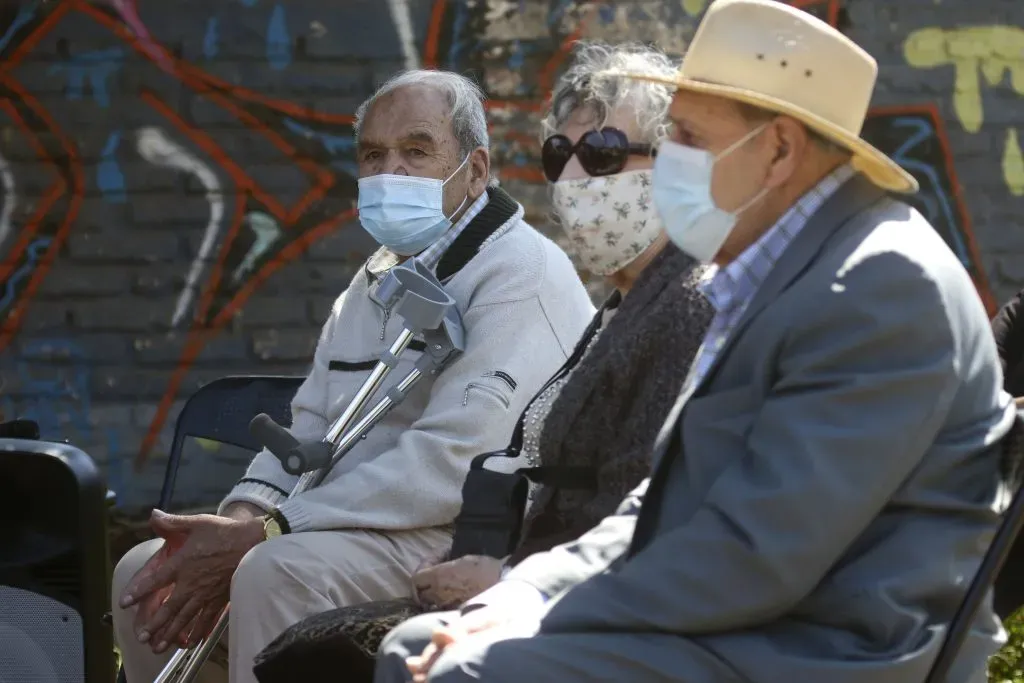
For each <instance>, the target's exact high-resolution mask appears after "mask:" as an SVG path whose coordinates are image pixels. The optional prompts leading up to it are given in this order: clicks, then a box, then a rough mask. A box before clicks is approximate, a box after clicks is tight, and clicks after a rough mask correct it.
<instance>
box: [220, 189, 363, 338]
mask: <svg viewBox="0 0 1024 683" xmlns="http://www.w3.org/2000/svg"><path fill="white" fill-rule="evenodd" d="M355 216H356V210H355V209H349V210H348V211H345V212H343V213H341V214H338V215H337V216H334V217H333V218H329V219H327V220H325V221H323V222H322V223H319V224H317V225H316V226H314V227H313V228H311V229H309V230H307V231H306V232H304V233H302V235H301V236H300V237H298V238H297V239H295V240H293V241H292V242H290V243H289V244H287V245H286V246H285V247H284V248H283V249H281V251H279V252H278V253H277V255H276V256H274V258H272V259H270V260H269V261H267V262H266V263H264V264H263V266H261V267H260V269H259V270H258V271H256V273H254V274H253V275H252V277H250V278H249V279H248V280H246V282H245V284H244V285H242V286H241V287H240V288H239V289H238V291H237V292H235V295H234V296H233V297H231V300H230V301H229V302H228V303H227V304H226V305H225V306H224V308H223V309H221V311H220V313H218V314H217V317H216V318H214V321H213V326H215V327H220V326H221V325H224V324H226V323H227V322H228V321H229V320H230V319H231V318H232V316H234V315H235V313H237V312H238V311H239V310H240V309H241V308H242V306H243V305H244V304H245V302H246V301H248V300H249V297H250V296H252V295H253V293H254V292H255V291H256V290H257V289H258V288H259V286H260V285H262V284H263V282H264V281H265V280H266V279H267V278H268V277H270V276H271V275H273V274H274V273H275V272H277V271H278V270H280V269H281V268H282V267H283V266H285V265H287V264H288V263H289V262H291V261H293V260H295V259H296V258H298V257H299V256H301V255H302V252H304V251H305V250H306V249H308V248H309V246H310V245H311V244H313V243H314V242H316V241H317V240H319V239H321V238H322V237H326V236H327V235H329V234H331V233H332V232H334V231H335V230H337V229H338V228H340V227H341V226H342V225H344V224H345V223H346V222H347V221H349V220H351V219H353V218H355Z"/></svg>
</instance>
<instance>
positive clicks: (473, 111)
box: [354, 69, 491, 157]
mask: <svg viewBox="0 0 1024 683" xmlns="http://www.w3.org/2000/svg"><path fill="white" fill-rule="evenodd" d="M410 85H425V86H429V87H431V88H436V89H438V90H440V91H441V92H442V93H443V94H444V95H445V97H446V98H447V100H448V105H449V107H451V109H450V110H449V112H448V113H449V116H450V117H451V123H452V132H453V133H454V135H455V139H456V140H457V141H458V143H459V155H460V156H462V157H464V156H466V155H467V154H469V153H470V152H472V151H473V150H474V149H476V148H477V147H483V148H485V149H488V148H490V145H491V140H490V136H488V134H487V116H486V114H484V93H483V91H482V90H481V89H480V86H478V85H477V84H476V83H474V82H473V81H471V80H470V79H468V78H466V77H465V76H462V75H460V74H457V73H452V72H451V71H433V70H426V69H414V70H410V71H403V72H401V73H399V74H397V75H396V76H392V77H391V78H390V79H388V81H387V82H386V83H384V85H382V86H380V88H378V89H377V92H375V93H373V95H371V96H370V97H369V98H368V99H367V100H366V101H364V102H363V103H362V104H360V105H359V108H358V109H356V121H355V126H354V127H355V137H356V140H358V139H359V130H360V129H361V128H362V125H363V121H364V120H365V119H366V112H367V111H369V109H370V107H371V106H372V105H373V103H374V102H376V101H377V99H379V98H380V97H383V96H384V95H387V94H388V93H390V92H393V91H395V90H398V89H399V88H404V87H406V86H410Z"/></svg>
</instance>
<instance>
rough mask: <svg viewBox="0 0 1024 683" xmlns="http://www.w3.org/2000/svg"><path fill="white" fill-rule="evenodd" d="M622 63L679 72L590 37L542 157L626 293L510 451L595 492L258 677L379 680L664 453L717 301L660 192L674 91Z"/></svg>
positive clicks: (328, 628)
mask: <svg viewBox="0 0 1024 683" xmlns="http://www.w3.org/2000/svg"><path fill="white" fill-rule="evenodd" d="M610 70H618V71H631V72H636V71H641V72H643V71H649V72H651V73H652V75H663V76H672V75H673V74H674V73H675V71H676V70H675V68H674V66H673V65H672V63H671V61H670V60H669V59H668V58H667V57H666V56H665V55H663V54H661V53H660V52H658V51H656V50H653V49H650V48H646V47H639V46H615V47H611V46H606V45H600V44H581V45H580V46H578V48H577V50H576V53H575V59H574V61H573V63H572V65H571V66H570V67H569V69H568V70H567V71H566V73H565V74H564V75H563V76H562V78H561V80H560V81H559V82H558V84H557V86H556V88H555V92H554V93H553V96H552V104H551V110H550V112H549V113H548V116H547V118H546V120H545V130H546V131H547V132H549V133H552V134H551V135H550V136H549V137H548V138H547V139H546V140H545V142H544V145H543V148H542V159H543V165H544V173H545V175H546V176H547V178H548V180H549V181H550V183H551V189H552V192H553V199H554V208H555V214H556V217H557V220H558V223H559V224H560V226H561V228H562V229H563V230H564V231H565V234H566V236H567V237H568V240H569V244H570V246H571V250H572V251H573V252H575V257H576V259H577V262H578V264H579V265H580V266H581V267H582V268H584V269H586V270H588V271H590V272H591V273H593V274H595V275H599V276H603V277H605V278H606V279H607V281H608V282H609V283H610V284H611V285H612V287H614V292H613V293H612V294H611V296H610V297H609V298H608V300H607V301H606V302H605V303H604V304H603V305H602V306H601V308H600V310H599V311H598V313H597V315H596V317H595V318H594V320H593V322H592V323H591V325H590V326H589V327H588V329H587V331H586V332H585V333H584V336H583V338H582V339H581V340H580V341H579V343H578V344H577V347H576V350H575V352H574V353H573V354H572V355H571V357H570V359H569V360H568V361H567V363H566V365H565V366H564V367H563V368H562V369H561V370H560V371H559V372H558V373H556V375H555V376H554V377H553V378H552V379H551V380H550V381H549V382H548V383H547V385H546V386H545V387H544V388H543V389H542V390H541V392H540V393H539V394H537V396H536V397H535V398H534V399H533V401H532V402H531V404H530V406H529V407H528V409H527V410H526V412H525V413H524V415H523V416H522V418H521V430H520V429H517V430H516V436H513V441H517V440H518V439H519V438H521V443H514V444H513V445H512V446H511V448H515V449H517V450H519V452H520V453H521V455H522V456H523V458H524V459H525V463H524V464H526V465H527V466H538V465H539V466H543V467H545V468H547V467H551V468H554V469H557V468H565V470H566V471H568V470H574V471H576V472H580V471H585V472H589V474H590V475H592V476H589V477H584V479H586V480H588V481H592V482H594V483H593V484H588V485H586V486H581V487H579V488H576V487H574V488H567V487H566V485H565V484H564V483H563V484H562V485H561V486H555V485H548V484H541V485H540V486H539V487H538V488H537V489H536V490H534V491H533V496H532V499H533V500H532V505H530V507H529V512H528V514H527V517H526V523H525V526H524V529H525V530H524V533H523V536H522V537H521V541H520V545H519V548H518V550H517V551H516V552H515V553H514V554H512V555H511V556H510V557H507V558H494V557H485V556H465V557H461V558H458V559H454V560H450V561H447V562H443V563H440V564H437V565H434V566H432V567H428V568H426V569H423V570H421V571H419V572H417V573H416V574H415V575H414V577H413V582H414V585H415V589H416V590H415V593H416V595H417V601H416V602H412V601H408V602H389V603H372V604H369V605H364V606H356V607H352V608H344V609H341V610H336V611H335V612H333V613H328V614H324V615H320V616H319V617H313V618H312V619H311V620H310V623H307V624H305V625H303V624H301V623H300V624H299V625H297V626H295V627H292V629H289V631H286V632H285V633H284V634H283V635H282V636H281V637H280V638H279V639H278V640H277V641H275V643H272V644H271V645H270V646H268V648H267V650H265V651H264V653H263V654H261V655H260V656H259V657H257V666H256V669H255V671H256V674H257V676H258V677H259V679H260V681H261V683H277V681H284V680H292V677H301V678H302V680H304V681H309V682H311V683H315V682H316V681H319V680H324V681H327V680H335V679H337V678H338V676H339V675H342V672H343V675H342V677H343V678H345V679H346V680H351V681H358V680H369V678H370V675H371V671H372V666H373V660H372V657H373V655H375V654H376V650H377V647H378V644H379V642H380V639H381V637H382V636H383V635H384V634H385V633H386V632H387V630H388V629H389V628H390V627H391V626H394V625H396V624H397V623H399V622H400V621H402V620H403V619H404V618H406V617H408V616H412V615H414V614H417V613H420V612H423V611H425V610H427V609H439V608H452V607H455V606H458V605H459V604H460V603H462V602H463V601H465V600H467V599H469V598H471V597H473V596H474V595H476V594H478V593H480V592H481V591H483V590H485V589H486V588H488V587H490V586H491V585H493V584H494V583H496V582H497V581H498V579H499V577H500V575H501V573H502V571H503V570H504V569H505V568H506V567H509V566H511V565H514V564H516V563H517V562H519V561H520V560H522V559H524V558H526V557H527V556H529V555H530V554H532V553H534V552H538V551H541V550H547V549H549V548H551V547H553V546H555V545H557V544H560V543H563V542H566V541H570V540H572V539H574V538H576V537H577V536H579V535H581V534H582V533H583V532H585V531H587V530H588V529H590V528H591V527H592V526H594V525H595V524H596V523H597V522H598V521H600V520H601V519H602V518H603V517H605V516H606V515H608V514H610V513H611V512H612V511H613V510H614V509H615V507H616V505H618V503H619V502H620V501H621V500H622V498H623V497H624V496H625V495H626V493H627V492H628V491H630V490H631V489H632V488H633V487H634V486H636V485H637V484H638V483H639V482H640V481H641V480H642V479H643V478H644V477H645V476H646V475H647V471H648V467H649V462H648V456H649V452H650V450H651V446H652V445H653V442H654V439H655V437H656V435H657V432H658V430H659V428H660V427H661V424H662V421H663V420H664V419H665V417H666V415H667V414H668V412H669V409H670V408H671V406H672V404H673V402H674V400H675V398H676V395H677V394H678V392H679V390H680V388H681V386H682V383H683V380H684V378H685V375H686V373H687V371H688V369H689V366H690V362H691V360H692V359H693V356H694V355H695V354H696V351H697V348H698V346H699V345H700V342H701V340H702V339H703V337H704V333H705V330H706V328H707V326H708V324H709V323H710V320H711V308H710V305H709V303H708V302H707V301H706V300H705V299H704V297H703V295H702V294H701V293H700V292H699V290H698V289H697V283H698V280H699V278H700V277H701V275H702V272H703V270H702V267H701V266H698V265H697V264H696V263H695V262H694V261H693V260H692V259H691V258H690V257H688V256H686V255H684V254H683V253H682V252H680V251H678V250H677V249H676V248H675V247H674V246H672V245H671V244H670V243H669V242H668V240H667V238H666V236H665V235H664V233H663V232H662V224H661V221H660V219H659V218H658V216H657V214H656V213H655V210H654V206H653V204H652V202H651V198H650V187H651V168H652V165H653V156H654V154H655V147H656V144H657V142H658V141H659V140H660V139H661V138H662V137H664V135H665V133H666V130H665V129H666V124H665V121H666V118H665V117H666V113H667V109H668V105H669V101H670V99H671V94H670V92H669V90H668V89H667V88H666V87H664V86H662V85H657V84H653V83H646V82H641V81H637V80H625V79H619V78H614V77H609V76H602V73H603V72H606V71H610ZM458 534H459V530H458V528H457V529H456V536H458ZM456 543H458V541H456ZM332 648H333V649H332ZM340 653H344V654H340ZM415 654H418V653H415ZM339 660H341V661H339ZM275 672H277V673H275ZM295 679H296V680H297V679H298V678H295Z"/></svg>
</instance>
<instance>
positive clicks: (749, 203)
mask: <svg viewBox="0 0 1024 683" xmlns="http://www.w3.org/2000/svg"><path fill="white" fill-rule="evenodd" d="M767 127H768V124H767V123H762V124H761V125H760V126H758V127H757V128H754V129H753V130H751V131H750V132H749V133H747V134H746V135H744V136H743V137H741V138H740V139H739V140H737V141H736V142H734V143H732V144H731V145H729V146H728V147H726V148H725V149H724V150H722V152H721V153H720V154H719V155H718V156H716V157H715V161H716V162H717V161H718V160H720V159H722V158H724V157H726V156H727V155H729V154H732V153H733V152H735V151H736V150H737V149H739V148H740V147H742V146H743V145H745V144H747V143H748V142H750V141H751V140H753V139H754V138H755V137H757V136H758V135H760V133H761V131H763V130H764V129H765V128H767ZM766 194H768V188H766V187H762V188H761V191H760V192H758V193H757V194H755V195H754V196H753V197H751V198H750V199H749V200H748V201H746V202H744V203H743V205H742V206H741V207H740V208H738V209H736V210H735V211H733V212H732V215H733V216H739V215H741V214H742V213H743V212H744V211H746V210H747V209H749V208H750V207H752V206H753V205H754V204H756V203H758V202H759V201H761V200H762V199H764V197H765V195H766Z"/></svg>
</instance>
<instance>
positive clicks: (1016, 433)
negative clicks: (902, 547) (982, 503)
mask: <svg viewBox="0 0 1024 683" xmlns="http://www.w3.org/2000/svg"><path fill="white" fill-rule="evenodd" d="M1022 466H1024V416H1022V415H1021V413H1018V414H1017V420H1016V422H1015V423H1014V425H1013V428H1012V429H1011V430H1010V433H1009V434H1007V435H1006V437H1005V438H1004V440H1003V470H1004V475H1005V477H1006V479H1007V481H1009V482H1010V484H1011V486H1012V487H1013V488H1014V489H1015V493H1014V495H1013V499H1012V501H1011V502H1010V506H1009V507H1008V508H1007V509H1006V511H1005V512H1004V513H1003V521H1002V522H1001V523H1000V525H999V529H998V530H997V531H996V534H995V536H994V537H993V539H992V544H991V545H990V546H989V548H988V550H987V551H986V553H985V557H984V558H983V559H982V561H981V566H980V567H978V571H977V573H976V574H975V575H974V579H973V580H972V581H971V585H970V586H969V587H968V588H967V593H966V595H964V599H963V602H961V603H960V607H959V609H958V610H957V612H956V614H955V615H954V616H953V620H952V621H951V622H950V624H949V630H948V632H947V633H946V639H945V641H944V642H943V644H942V648H941V649H940V650H939V654H938V656H937V657H936V658H935V663H934V664H933V665H932V669H931V671H930V672H929V673H928V678H927V679H925V683H946V678H947V677H948V676H949V672H950V669H952V667H953V664H954V663H955V662H956V657H957V655H958V654H959V653H960V648H961V647H962V646H963V644H964V641H965V640H966V639H967V635H968V633H969V632H970V630H971V626H972V624H973V623H974V619H975V617H977V615H978V610H979V609H981V606H982V605H983V604H984V603H985V598H986V597H987V595H988V592H989V590H990V589H991V588H992V585H993V584H994V583H995V580H996V577H997V576H999V572H1000V570H1001V569H1002V568H1003V565H1004V564H1005V563H1006V558H1007V556H1008V555H1009V554H1010V551H1011V550H1012V549H1013V547H1014V543H1015V542H1016V541H1017V538H1018V536H1019V534H1020V530H1021V527H1022V526H1024V487H1022V486H1021V472H1022V469H1021V468H1022ZM1022 540H1024V539H1022Z"/></svg>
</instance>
